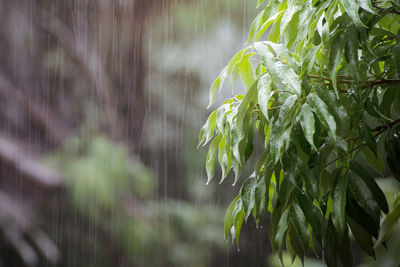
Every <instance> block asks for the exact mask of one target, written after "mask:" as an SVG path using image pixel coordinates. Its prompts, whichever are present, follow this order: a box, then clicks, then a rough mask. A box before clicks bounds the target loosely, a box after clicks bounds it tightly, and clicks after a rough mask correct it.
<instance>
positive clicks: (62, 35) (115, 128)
mask: <svg viewBox="0 0 400 267" xmlns="http://www.w3.org/2000/svg"><path fill="white" fill-rule="evenodd" d="M34 22H35V23H36V24H37V25H38V26H39V27H40V28H42V29H43V30H45V31H47V32H48V33H49V34H51V35H52V36H53V37H55V39H57V41H58V42H59V43H60V44H61V46H62V47H63V48H64V49H65V50H66V51H67V52H68V54H69V55H70V56H71V57H72V59H73V60H74V61H75V62H77V63H78V64H79V66H80V67H81V68H82V70H83V72H84V73H85V74H86V76H87V78H88V80H89V81H90V82H91V83H92V84H93V86H94V87H95V89H96V93H97V96H98V98H99V101H100V105H101V106H103V107H104V112H105V115H106V117H107V122H108V126H109V127H110V130H111V132H112V133H115V136H116V137H117V139H123V138H124V132H125V131H124V123H123V121H122V120H121V118H120V117H119V114H118V111H117V108H116V107H117V106H118V105H117V99H116V97H115V95H114V92H113V90H112V89H113V84H112V82H111V80H110V78H109V77H108V74H107V72H106V69H105V67H104V65H103V62H102V60H101V59H100V57H99V55H98V52H97V51H96V49H95V46H94V45H93V44H90V43H89V44H87V40H86V39H85V40H82V38H79V37H78V36H76V35H75V34H74V32H73V29H71V28H70V27H69V26H68V25H67V24H65V23H64V22H63V21H61V20H60V19H58V18H56V17H55V16H53V15H51V14H50V13H48V12H47V11H46V10H45V9H44V8H42V9H41V10H40V12H37V17H36V20H35V21H34Z"/></svg>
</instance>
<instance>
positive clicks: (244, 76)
mask: <svg viewBox="0 0 400 267" xmlns="http://www.w3.org/2000/svg"><path fill="white" fill-rule="evenodd" d="M251 56H252V54H248V55H246V56H245V57H244V59H243V60H242V62H241V64H240V68H239V73H240V79H241V80H242V83H243V85H244V87H245V88H246V89H248V88H250V87H251V86H252V85H253V83H254V81H255V79H256V75H255V73H254V71H253V67H252V66H251V64H250V61H249V58H250V57H251Z"/></svg>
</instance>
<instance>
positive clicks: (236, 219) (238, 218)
mask: <svg viewBox="0 0 400 267" xmlns="http://www.w3.org/2000/svg"><path fill="white" fill-rule="evenodd" d="M232 218H233V226H232V228H231V234H232V239H233V238H234V239H235V240H236V246H237V247H238V248H239V237H240V231H241V229H242V224H243V220H244V209H243V203H242V200H241V199H240V198H239V199H238V200H237V201H236V203H235V208H234V209H233V212H232Z"/></svg>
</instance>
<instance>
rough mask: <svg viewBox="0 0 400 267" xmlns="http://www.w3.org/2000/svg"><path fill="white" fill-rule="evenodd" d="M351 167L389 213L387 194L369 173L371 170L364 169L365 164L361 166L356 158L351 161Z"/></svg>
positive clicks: (383, 209)
mask: <svg viewBox="0 0 400 267" xmlns="http://www.w3.org/2000/svg"><path fill="white" fill-rule="evenodd" d="M350 168H351V170H352V171H353V172H354V173H356V174H357V175H358V176H359V177H361V179H363V181H364V182H365V184H366V185H367V186H368V188H369V189H370V190H371V192H372V194H373V196H374V198H375V200H376V202H377V203H378V205H379V207H380V208H381V209H382V211H383V212H384V213H386V214H387V213H388V212H389V205H388V203H387V200H386V197H385V194H384V193H383V192H382V189H381V188H380V187H379V185H378V184H377V183H376V181H375V179H374V178H373V177H372V176H371V175H370V174H369V172H368V171H367V170H366V169H364V167H363V166H361V165H360V164H359V163H357V162H356V161H354V160H353V161H352V162H351V163H350Z"/></svg>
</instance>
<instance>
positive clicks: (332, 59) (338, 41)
mask: <svg viewBox="0 0 400 267" xmlns="http://www.w3.org/2000/svg"><path fill="white" fill-rule="evenodd" d="M342 1H348V0H342ZM349 1H353V0H349ZM345 39H346V37H345V34H344V33H343V31H339V32H338V33H337V34H336V35H335V36H333V37H332V46H331V48H330V52H329V63H328V69H329V76H330V78H331V81H332V86H333V88H334V89H335V92H336V95H337V96H338V95H339V94H338V89H337V83H336V72H337V70H338V67H339V65H340V63H342V60H343V50H344V46H345V43H346V40H345Z"/></svg>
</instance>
